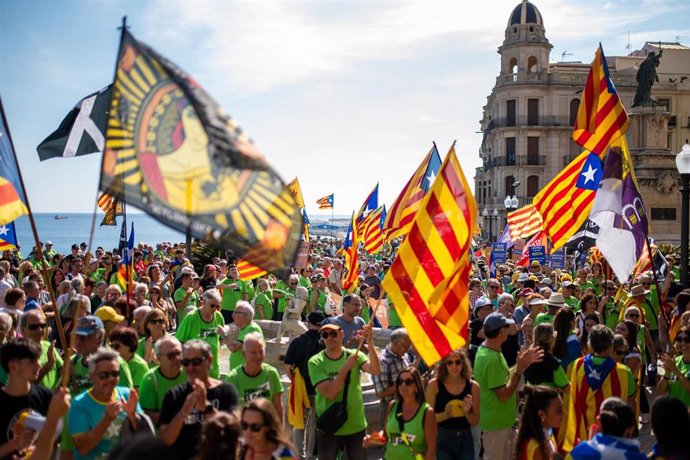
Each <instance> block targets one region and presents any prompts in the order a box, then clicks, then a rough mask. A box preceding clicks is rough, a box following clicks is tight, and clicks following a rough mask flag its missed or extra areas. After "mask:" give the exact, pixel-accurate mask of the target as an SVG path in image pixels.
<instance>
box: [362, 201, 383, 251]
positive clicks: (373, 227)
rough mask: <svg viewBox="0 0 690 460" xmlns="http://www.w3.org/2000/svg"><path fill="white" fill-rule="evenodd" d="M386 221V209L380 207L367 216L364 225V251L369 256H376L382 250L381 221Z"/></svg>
mask: <svg viewBox="0 0 690 460" xmlns="http://www.w3.org/2000/svg"><path fill="white" fill-rule="evenodd" d="M385 219H386V207H385V206H380V207H379V208H377V209H376V211H374V212H372V213H371V214H369V215H368V216H367V217H366V219H364V223H365V225H366V229H365V230H364V249H365V250H366V251H367V252H368V253H369V254H376V253H377V252H379V251H380V250H381V249H382V248H383V240H384V238H383V228H382V227H383V221H384V220H385Z"/></svg>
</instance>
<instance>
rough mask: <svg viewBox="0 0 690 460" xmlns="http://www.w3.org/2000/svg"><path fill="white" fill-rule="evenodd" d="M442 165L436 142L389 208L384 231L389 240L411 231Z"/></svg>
mask: <svg viewBox="0 0 690 460" xmlns="http://www.w3.org/2000/svg"><path fill="white" fill-rule="evenodd" d="M440 167H441V156H440V155H439V154H438V150H437V149H436V143H434V144H433V146H432V147H431V150H429V153H427V154H426V156H425V157H424V160H422V162H421V164H420V165H419V166H418V167H417V169H416V170H415V172H414V174H412V177H410V180H408V181H407V184H405V187H403V189H402V191H401V192H400V194H399V195H398V198H396V199H395V201H394V202H393V204H392V205H391V207H390V208H389V209H388V215H387V216H386V222H385V223H384V224H383V231H384V233H385V235H386V239H387V240H391V239H393V238H397V237H399V236H403V235H406V234H407V233H408V232H409V231H410V229H411V228H412V222H414V218H415V215H416V214H417V210H418V209H419V206H420V205H421V203H422V199H423V198H424V196H425V195H426V194H427V192H428V191H429V188H430V187H431V184H432V183H433V182H434V180H436V176H437V175H438V170H439V168H440Z"/></svg>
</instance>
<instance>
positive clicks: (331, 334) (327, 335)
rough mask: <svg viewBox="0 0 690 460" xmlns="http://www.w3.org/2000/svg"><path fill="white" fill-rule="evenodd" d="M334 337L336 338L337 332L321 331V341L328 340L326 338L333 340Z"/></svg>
mask: <svg viewBox="0 0 690 460" xmlns="http://www.w3.org/2000/svg"><path fill="white" fill-rule="evenodd" d="M336 337H338V331H323V332H322V333H321V338H322V339H328V338H331V339H335V338H336Z"/></svg>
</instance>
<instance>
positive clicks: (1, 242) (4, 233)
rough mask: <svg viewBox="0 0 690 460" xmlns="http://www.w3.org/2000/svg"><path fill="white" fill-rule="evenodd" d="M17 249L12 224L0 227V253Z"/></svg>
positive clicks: (15, 235)
mask: <svg viewBox="0 0 690 460" xmlns="http://www.w3.org/2000/svg"><path fill="white" fill-rule="evenodd" d="M16 247H17V233H16V232H15V229H14V222H9V223H7V224H2V225H0V252H2V251H7V250H9V249H14V248H16Z"/></svg>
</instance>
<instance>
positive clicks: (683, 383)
mask: <svg viewBox="0 0 690 460" xmlns="http://www.w3.org/2000/svg"><path fill="white" fill-rule="evenodd" d="M674 344H675V345H676V346H677V347H678V348H679V349H680V351H681V354H680V355H679V356H676V357H675V359H674V358H673V357H672V356H669V355H668V354H663V355H661V361H662V362H663V363H664V371H665V374H664V377H663V378H662V379H661V381H660V382H659V385H658V386H657V390H656V392H657V394H664V393H668V394H670V395H671V396H674V397H676V398H678V399H680V400H681V401H683V403H685V406H686V407H688V408H690V328H687V327H681V328H680V330H679V331H678V333H677V334H676V338H675V341H674Z"/></svg>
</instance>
